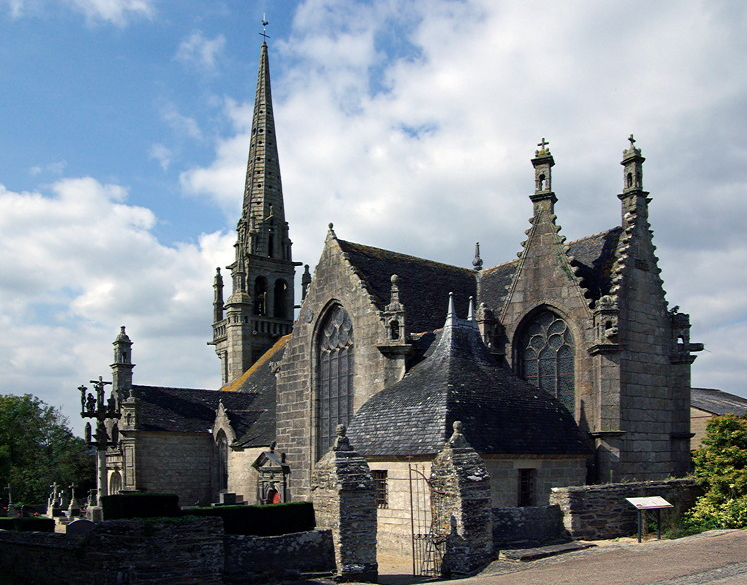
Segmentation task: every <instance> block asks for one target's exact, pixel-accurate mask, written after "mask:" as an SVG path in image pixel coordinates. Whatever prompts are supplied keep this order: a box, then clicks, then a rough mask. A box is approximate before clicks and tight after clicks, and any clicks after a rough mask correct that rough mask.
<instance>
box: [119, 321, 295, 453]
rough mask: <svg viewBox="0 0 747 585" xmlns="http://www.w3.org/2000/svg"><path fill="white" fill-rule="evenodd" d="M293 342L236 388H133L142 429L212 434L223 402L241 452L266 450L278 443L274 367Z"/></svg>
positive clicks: (273, 353) (278, 345)
mask: <svg viewBox="0 0 747 585" xmlns="http://www.w3.org/2000/svg"><path fill="white" fill-rule="evenodd" d="M289 338H290V335H286V336H285V337H282V338H281V339H279V340H278V342H277V343H276V344H275V345H274V346H273V347H272V348H270V349H269V350H268V351H267V352H266V353H265V354H264V355H263V356H262V358H261V359H260V360H259V361H257V363H255V364H254V365H253V366H252V367H251V368H249V369H248V370H247V371H246V372H245V373H244V375H243V376H241V377H240V378H239V379H238V380H236V382H234V384H232V385H230V386H227V387H225V388H223V389H221V390H204V389H196V388H164V387H160V386H140V385H133V387H132V390H133V394H134V395H135V397H136V398H138V400H139V401H140V406H139V413H140V414H139V416H138V430H143V431H169V432H180V433H204V432H208V429H212V427H213V423H214V422H215V411H216V410H217V409H218V403H219V401H221V400H222V401H223V405H224V406H225V408H226V410H227V413H228V418H229V420H230V421H231V426H232V427H233V430H234V431H235V433H236V437H237V439H236V443H234V445H236V446H240V447H264V446H267V445H269V444H270V443H272V441H274V440H275V411H276V385H275V375H274V374H273V373H272V370H271V364H272V363H273V362H275V361H278V360H279V359H280V358H281V357H282V355H283V350H284V348H285V344H286V342H287V341H288V339H289Z"/></svg>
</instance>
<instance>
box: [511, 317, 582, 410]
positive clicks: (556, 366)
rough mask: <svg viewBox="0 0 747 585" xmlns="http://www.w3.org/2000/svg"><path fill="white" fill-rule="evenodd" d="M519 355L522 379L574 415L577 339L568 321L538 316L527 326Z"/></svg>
mask: <svg viewBox="0 0 747 585" xmlns="http://www.w3.org/2000/svg"><path fill="white" fill-rule="evenodd" d="M518 351H519V367H520V374H521V377H522V378H524V379H525V380H527V381H528V382H530V383H532V384H534V385H535V386H537V387H538V388H542V389H543V390H546V391H547V392H549V393H550V394H552V395H553V396H555V397H557V398H558V400H560V402H562V403H563V405H564V406H565V407H566V408H567V409H568V410H570V411H571V412H573V411H574V408H575V391H574V369H573V362H574V360H573V336H572V335H571V331H570V329H569V328H568V325H567V324H566V323H565V321H563V320H562V319H561V318H560V317H558V316H557V315H556V314H555V313H552V312H551V311H547V310H545V311H542V312H541V313H538V314H537V315H535V316H534V318H533V319H532V320H531V321H529V323H527V325H526V326H525V328H524V332H523V334H522V336H521V338H520V341H519V347H518Z"/></svg>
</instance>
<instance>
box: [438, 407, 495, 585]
mask: <svg viewBox="0 0 747 585" xmlns="http://www.w3.org/2000/svg"><path fill="white" fill-rule="evenodd" d="M431 504H432V515H433V521H432V526H433V531H434V532H437V533H440V534H444V535H446V551H445V554H444V558H443V563H442V565H441V572H442V574H444V575H447V576H454V575H464V574H468V573H471V572H472V571H474V570H475V569H478V568H480V567H482V566H483V565H485V564H486V563H488V562H490V561H491V560H492V558H493V520H492V516H491V514H492V512H491V507H492V502H491V498H490V475H489V474H488V469H487V467H486V466H485V462H484V461H483V460H482V458H481V457H480V456H479V455H478V454H477V452H476V451H475V450H474V449H473V448H472V447H470V445H469V443H467V440H466V439H465V438H464V435H463V434H462V423H461V422H459V421H456V422H455V423H454V434H453V435H452V436H451V438H450V439H449V440H448V441H447V442H446V444H445V445H444V447H443V449H441V451H440V452H439V453H438V455H436V458H435V459H434V460H433V465H432V466H431Z"/></svg>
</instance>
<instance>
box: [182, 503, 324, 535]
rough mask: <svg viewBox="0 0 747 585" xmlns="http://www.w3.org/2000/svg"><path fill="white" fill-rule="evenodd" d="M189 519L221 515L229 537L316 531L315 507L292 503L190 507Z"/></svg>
mask: <svg viewBox="0 0 747 585" xmlns="http://www.w3.org/2000/svg"><path fill="white" fill-rule="evenodd" d="M184 514H185V515H187V516H219V517H221V518H223V530H224V531H225V533H226V534H241V535H247V536H280V535H282V534H290V533H292V532H305V531H307V530H314V528H316V518H315V517H314V504H313V503H311V502H289V503H287V504H271V505H266V506H213V507H210V508H189V509H188V510H185V511H184Z"/></svg>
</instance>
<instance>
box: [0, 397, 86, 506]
mask: <svg viewBox="0 0 747 585" xmlns="http://www.w3.org/2000/svg"><path fill="white" fill-rule="evenodd" d="M68 424H69V423H68V420H67V418H66V417H64V416H62V414H61V413H60V411H59V410H58V409H56V408H54V407H52V406H49V405H47V404H45V403H44V402H42V401H41V400H39V399H38V398H36V397H35V396H32V395H30V394H26V395H24V396H14V395H0V486H2V488H3V489H4V488H5V486H7V485H8V484H10V485H11V488H12V490H13V502H14V503H25V504H41V503H45V502H46V500H47V497H48V495H49V486H50V485H51V484H52V483H53V482H57V483H58V484H59V485H60V486H61V487H64V488H67V487H68V486H69V485H70V484H71V483H75V484H76V486H78V487H77V488H76V493H77V494H78V495H79V496H81V495H83V494H84V493H86V490H88V489H89V488H91V487H93V486H94V485H95V471H94V460H93V457H92V456H91V455H90V454H89V448H88V445H87V444H86V442H85V441H84V440H83V439H81V438H79V437H76V436H74V435H73V433H72V431H71V430H70V428H69V427H68ZM3 497H4V498H5V497H7V493H3Z"/></svg>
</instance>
